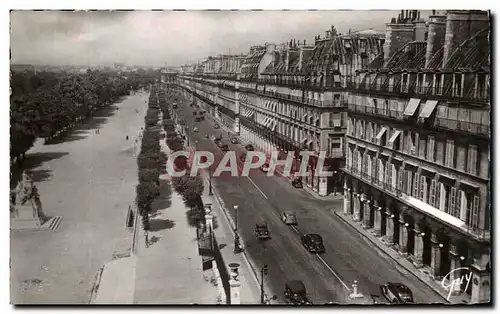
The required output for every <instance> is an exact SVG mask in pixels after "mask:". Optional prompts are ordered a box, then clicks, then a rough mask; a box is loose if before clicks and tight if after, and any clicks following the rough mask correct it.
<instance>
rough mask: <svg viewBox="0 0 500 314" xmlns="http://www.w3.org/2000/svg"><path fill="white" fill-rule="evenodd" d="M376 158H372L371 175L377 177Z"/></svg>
mask: <svg viewBox="0 0 500 314" xmlns="http://www.w3.org/2000/svg"><path fill="white" fill-rule="evenodd" d="M377 161H378V160H377V158H375V157H373V158H372V177H373V178H377Z"/></svg>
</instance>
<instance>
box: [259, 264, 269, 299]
mask: <svg viewBox="0 0 500 314" xmlns="http://www.w3.org/2000/svg"><path fill="white" fill-rule="evenodd" d="M264 275H267V265H264V267H262V269H261V270H260V303H261V304H265V302H264V301H265V300H264Z"/></svg>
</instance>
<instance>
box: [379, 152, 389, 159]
mask: <svg viewBox="0 0 500 314" xmlns="http://www.w3.org/2000/svg"><path fill="white" fill-rule="evenodd" d="M379 157H380V158H383V159H389V158H390V157H391V156H390V155H389V154H387V153H380V155H379Z"/></svg>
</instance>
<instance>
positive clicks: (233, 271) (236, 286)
mask: <svg viewBox="0 0 500 314" xmlns="http://www.w3.org/2000/svg"><path fill="white" fill-rule="evenodd" d="M239 267H240V265H239V264H238V263H231V264H229V268H230V273H229V276H230V279H229V291H230V294H229V301H230V304H241V297H240V280H239V278H238V277H239V271H238V269H239Z"/></svg>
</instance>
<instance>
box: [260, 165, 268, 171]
mask: <svg viewBox="0 0 500 314" xmlns="http://www.w3.org/2000/svg"><path fill="white" fill-rule="evenodd" d="M260 170H262V171H264V172H268V171H269V164H268V163H265V164H263V165H262V166H260Z"/></svg>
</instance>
